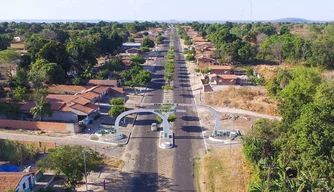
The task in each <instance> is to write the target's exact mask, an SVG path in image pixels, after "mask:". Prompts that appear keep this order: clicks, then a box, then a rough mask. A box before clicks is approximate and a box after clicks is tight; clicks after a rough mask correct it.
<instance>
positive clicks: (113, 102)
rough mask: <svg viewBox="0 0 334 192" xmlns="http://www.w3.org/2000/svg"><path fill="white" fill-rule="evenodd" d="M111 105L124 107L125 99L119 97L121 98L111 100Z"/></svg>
mask: <svg viewBox="0 0 334 192" xmlns="http://www.w3.org/2000/svg"><path fill="white" fill-rule="evenodd" d="M110 104H111V105H113V106H114V105H124V99H123V98H121V97H119V98H114V99H111V100H110Z"/></svg>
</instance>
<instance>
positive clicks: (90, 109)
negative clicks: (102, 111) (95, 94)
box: [70, 104, 98, 115]
mask: <svg viewBox="0 0 334 192" xmlns="http://www.w3.org/2000/svg"><path fill="white" fill-rule="evenodd" d="M70 108H72V109H74V110H77V111H81V112H83V113H86V114H87V115H88V114H90V113H91V112H93V111H94V110H96V109H97V108H98V107H97V106H96V105H94V104H87V105H85V106H83V105H80V104H73V105H71V106H70Z"/></svg>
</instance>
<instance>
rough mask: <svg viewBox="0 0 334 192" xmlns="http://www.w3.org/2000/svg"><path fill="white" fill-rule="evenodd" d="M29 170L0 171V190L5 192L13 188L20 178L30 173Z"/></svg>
mask: <svg viewBox="0 0 334 192" xmlns="http://www.w3.org/2000/svg"><path fill="white" fill-rule="evenodd" d="M30 174H32V173H30V172H1V173H0V191H3V192H7V191H9V190H15V189H16V188H17V186H18V185H19V183H20V181H21V179H22V178H23V177H24V176H26V175H30Z"/></svg>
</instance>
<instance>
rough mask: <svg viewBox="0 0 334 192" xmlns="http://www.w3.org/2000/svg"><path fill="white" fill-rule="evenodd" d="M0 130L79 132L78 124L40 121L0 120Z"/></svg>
mask: <svg viewBox="0 0 334 192" xmlns="http://www.w3.org/2000/svg"><path fill="white" fill-rule="evenodd" d="M0 127H1V128H13V129H26V130H41V131H45V132H63V133H67V132H72V133H77V132H79V130H80V129H79V125H78V123H57V122H42V121H20V120H7V119H0Z"/></svg>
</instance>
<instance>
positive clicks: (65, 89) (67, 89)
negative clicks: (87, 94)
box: [49, 85, 90, 94]
mask: <svg viewBox="0 0 334 192" xmlns="http://www.w3.org/2000/svg"><path fill="white" fill-rule="evenodd" d="M89 88H90V87H87V86H77V85H50V86H49V91H50V93H70V94H75V93H81V92H83V91H85V90H86V89H89Z"/></svg>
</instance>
